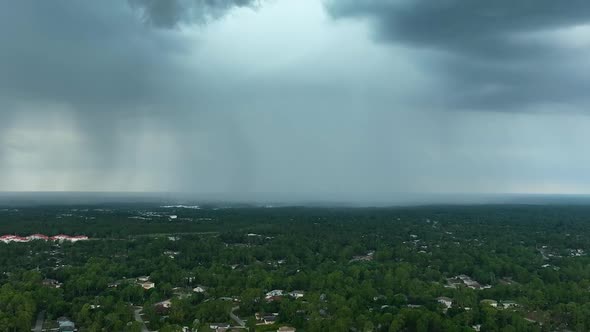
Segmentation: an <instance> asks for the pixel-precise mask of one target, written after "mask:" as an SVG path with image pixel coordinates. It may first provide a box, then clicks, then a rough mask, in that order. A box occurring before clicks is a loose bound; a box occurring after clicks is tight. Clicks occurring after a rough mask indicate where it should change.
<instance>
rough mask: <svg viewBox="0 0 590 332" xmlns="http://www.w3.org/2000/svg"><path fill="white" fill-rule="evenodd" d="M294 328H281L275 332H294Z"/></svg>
mask: <svg viewBox="0 0 590 332" xmlns="http://www.w3.org/2000/svg"><path fill="white" fill-rule="evenodd" d="M295 330H296V329H295V328H294V327H290V326H281V327H279V329H278V330H277V332H295Z"/></svg>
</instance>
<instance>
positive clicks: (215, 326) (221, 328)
mask: <svg viewBox="0 0 590 332" xmlns="http://www.w3.org/2000/svg"><path fill="white" fill-rule="evenodd" d="M209 328H210V329H212V330H215V332H225V331H227V330H228V329H229V328H230V325H229V324H226V323H211V324H209Z"/></svg>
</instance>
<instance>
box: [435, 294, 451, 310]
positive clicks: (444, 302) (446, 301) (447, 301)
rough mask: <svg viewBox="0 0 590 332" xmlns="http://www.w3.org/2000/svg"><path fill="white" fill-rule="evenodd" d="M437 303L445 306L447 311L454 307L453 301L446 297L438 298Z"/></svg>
mask: <svg viewBox="0 0 590 332" xmlns="http://www.w3.org/2000/svg"><path fill="white" fill-rule="evenodd" d="M436 301H437V302H438V303H440V304H442V305H444V306H445V307H446V309H449V308H450V307H451V306H453V299H451V298H448V297H445V296H441V297H437V298H436Z"/></svg>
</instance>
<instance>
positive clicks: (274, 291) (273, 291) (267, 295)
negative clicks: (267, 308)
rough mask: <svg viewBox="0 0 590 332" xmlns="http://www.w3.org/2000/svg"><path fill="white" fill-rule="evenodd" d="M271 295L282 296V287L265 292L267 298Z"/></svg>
mask: <svg viewBox="0 0 590 332" xmlns="http://www.w3.org/2000/svg"><path fill="white" fill-rule="evenodd" d="M273 296H283V290H282V289H273V290H271V291H270V292H267V293H266V297H267V298H270V297H273Z"/></svg>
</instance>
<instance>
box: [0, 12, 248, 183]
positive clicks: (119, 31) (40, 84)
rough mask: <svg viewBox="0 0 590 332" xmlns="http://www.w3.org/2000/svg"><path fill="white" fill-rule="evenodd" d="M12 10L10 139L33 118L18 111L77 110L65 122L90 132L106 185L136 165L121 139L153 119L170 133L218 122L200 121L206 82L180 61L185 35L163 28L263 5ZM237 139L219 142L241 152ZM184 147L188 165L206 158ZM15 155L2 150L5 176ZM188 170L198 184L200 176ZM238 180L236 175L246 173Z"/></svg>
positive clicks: (7, 49) (91, 150) (1, 92)
mask: <svg viewBox="0 0 590 332" xmlns="http://www.w3.org/2000/svg"><path fill="white" fill-rule="evenodd" d="M4 5H5V6H4V7H5V8H4V9H3V10H0V45H1V46H0V48H1V52H0V73H1V74H0V119H1V120H0V131H2V132H0V134H1V133H3V132H5V131H4V130H3V129H5V128H6V129H11V128H18V126H19V123H18V121H17V120H19V119H22V118H23V116H19V114H18V113H19V112H22V111H23V109H24V110H26V111H27V112H28V115H27V118H28V119H33V118H35V114H47V113H48V112H49V110H48V108H50V107H49V105H53V106H55V105H58V106H59V107H61V108H63V109H65V110H66V111H64V112H67V114H62V116H63V117H65V118H67V119H68V120H70V121H73V123H74V126H75V127H76V128H75V130H76V131H77V132H79V133H81V134H82V135H83V137H81V138H80V142H79V144H81V145H82V146H83V147H84V150H85V151H86V152H85V153H86V156H83V159H85V160H86V161H85V165H83V166H82V167H87V168H89V169H94V170H96V172H95V173H94V176H95V177H96V182H97V183H100V182H101V181H102V179H103V178H108V177H109V176H112V174H113V173H114V172H116V171H117V170H119V169H121V168H122V164H124V163H127V164H129V161H128V160H124V159H125V158H127V159H130V157H129V151H122V150H121V149H120V142H121V140H122V138H123V136H124V135H128V134H129V133H136V132H137V130H139V129H138V128H139V125H140V123H141V121H142V120H145V119H146V118H147V117H150V116H153V117H158V118H159V119H161V120H160V123H161V124H162V126H168V127H173V126H174V125H175V124H177V123H183V124H184V125H185V126H187V127H189V126H190V124H191V123H192V122H194V121H208V120H207V118H199V114H200V113H201V112H204V111H205V110H206V109H207V106H210V105H208V104H207V101H203V100H197V99H196V96H198V94H199V91H198V90H199V88H200V87H202V86H204V85H206V81H205V79H201V78H200V77H198V76H194V75H195V74H198V73H194V72H189V71H187V69H186V66H185V64H184V63H182V62H179V61H177V59H176V58H175V57H177V56H181V55H182V54H183V52H185V48H186V47H187V46H186V41H185V40H182V36H179V34H176V32H177V31H175V29H160V28H161V27H162V28H164V27H165V28H173V27H174V26H175V25H176V23H178V22H185V23H188V20H193V21H195V22H198V23H205V22H208V21H209V20H212V19H216V18H219V17H221V16H223V14H224V13H226V12H227V11H229V10H231V9H232V8H233V7H241V6H251V5H254V1H245V0H235V1H210V0H203V1H196V0H195V1H182V0H178V1H143V0H132V1H129V2H125V1H111V0H108V1H86V2H80V1H65V0H56V1H33V0H23V1H17V2H11V3H10V4H9V5H8V4H7V3H5V2H4ZM195 90H197V91H195ZM62 113H63V112H62ZM195 119H197V120H195ZM213 121H215V120H213ZM215 125H217V126H224V123H215ZM201 126H202V127H205V125H201ZM193 130H195V129H194V128H193ZM155 134H157V133H155ZM184 137H185V138H186V139H190V137H188V136H186V135H185V136H184ZM0 138H1V136H0ZM234 138H235V136H231V137H221V138H219V140H220V141H219V144H221V145H223V146H231V145H232V144H233V143H232V142H231V140H233V139H234ZM224 140H227V141H224ZM237 141H240V139H239V138H237ZM177 144H178V146H180V147H182V146H185V147H184V149H183V153H184V154H185V155H186V158H187V159H190V158H192V157H191V154H193V153H198V151H192V149H191V146H192V145H191V144H190V143H188V142H187V141H178V142H177ZM212 144H214V143H212ZM238 145H240V146H243V145H244V143H243V142H241V141H240V142H239V144H238ZM9 148H10V147H8V146H6V145H5V144H3V145H2V146H0V170H1V169H2V168H3V166H4V165H5V164H6V162H5V159H6V158H5V156H6V153H7V152H6V151H7V149H9ZM225 157H227V158H229V160H228V163H229V162H230V161H232V160H231V158H232V157H228V156H227V155H226V156H225ZM225 157H224V156H220V158H225ZM236 158H237V157H236ZM234 162H236V163H237V162H238V161H236V160H234ZM239 162H240V163H247V162H248V161H247V160H242V159H240V160H239ZM187 168H188V167H187ZM186 172H187V173H189V174H190V173H192V174H193V177H192V179H195V178H198V176H196V174H195V173H196V172H197V170H195V169H191V170H188V169H187V170H186ZM237 173H238V171H236V174H234V175H232V176H233V177H239V176H241V174H237ZM179 176H182V174H179Z"/></svg>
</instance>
